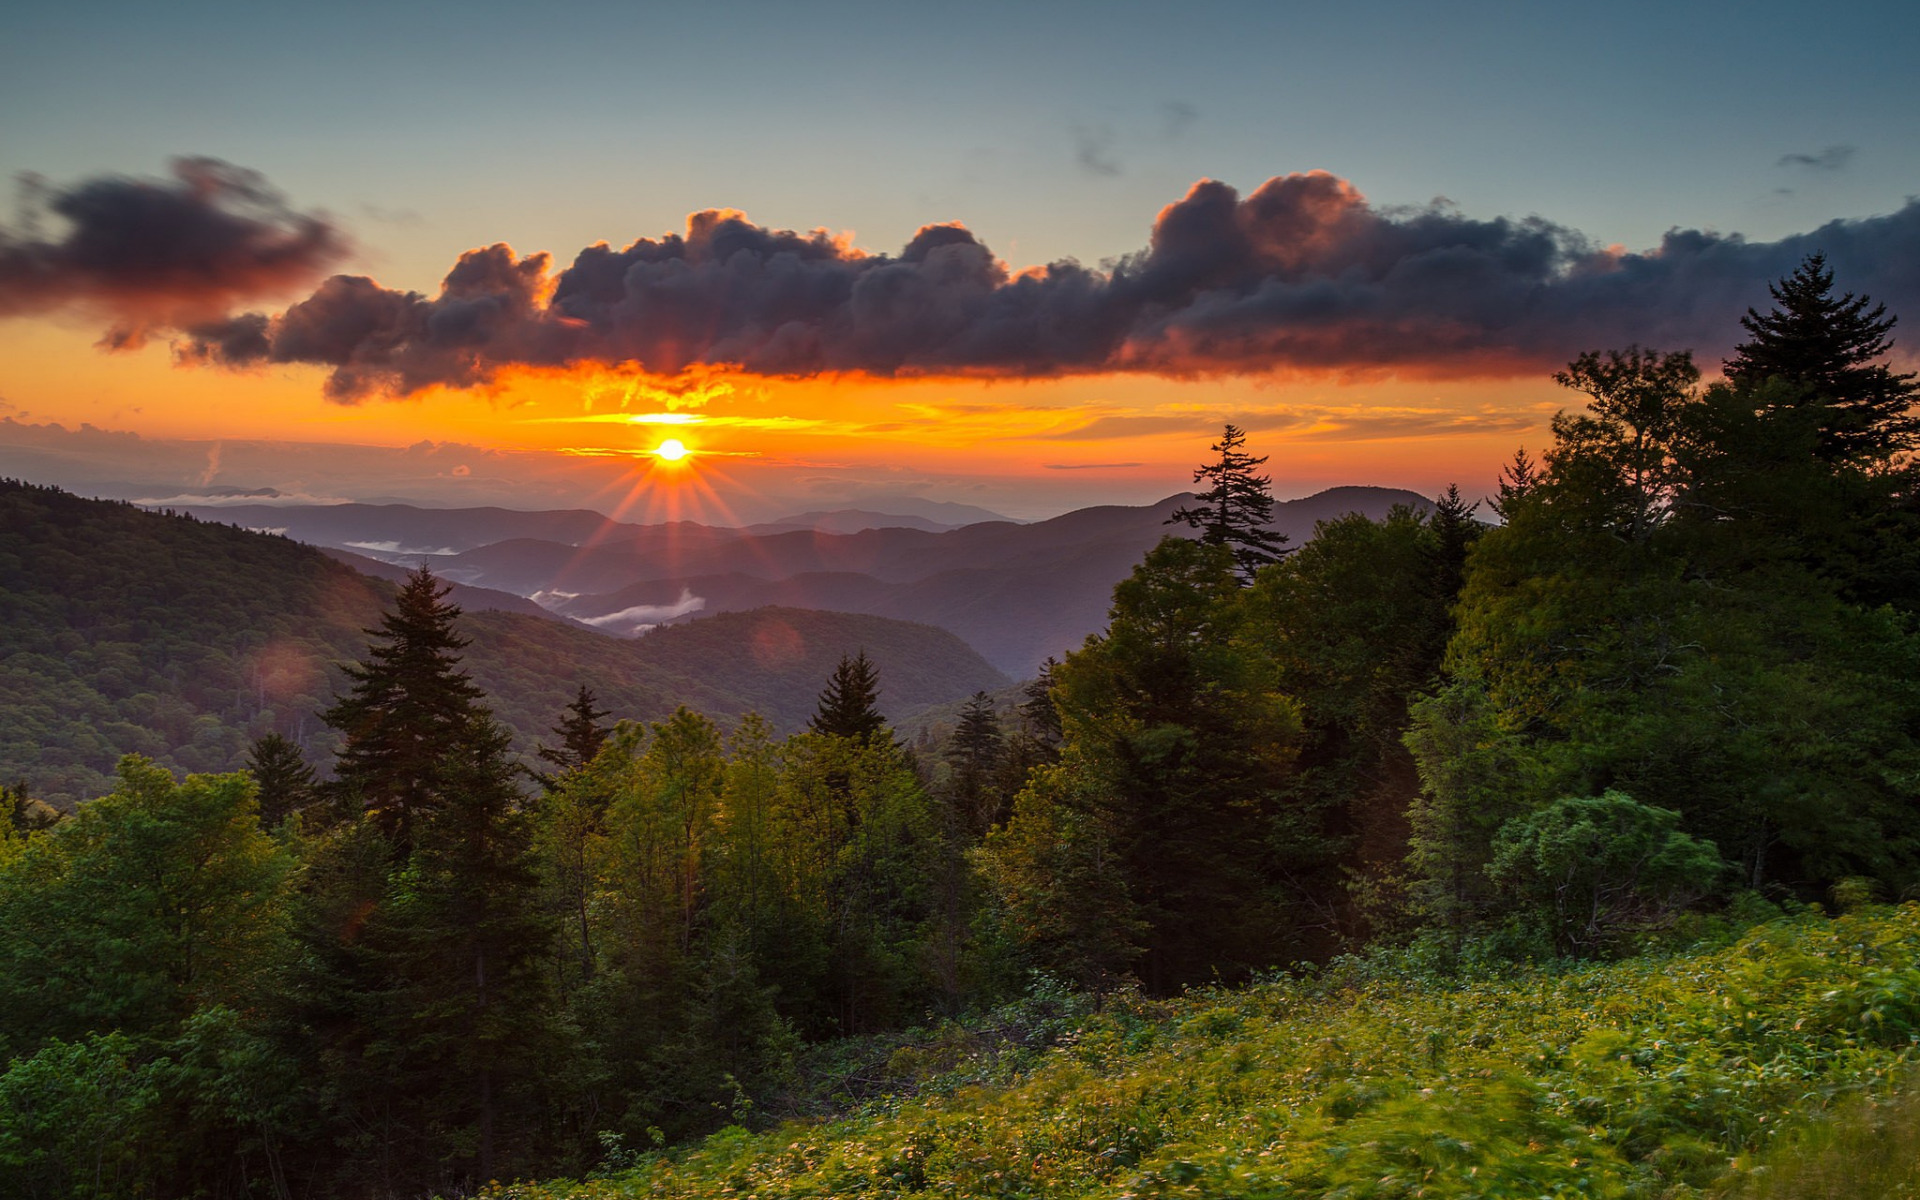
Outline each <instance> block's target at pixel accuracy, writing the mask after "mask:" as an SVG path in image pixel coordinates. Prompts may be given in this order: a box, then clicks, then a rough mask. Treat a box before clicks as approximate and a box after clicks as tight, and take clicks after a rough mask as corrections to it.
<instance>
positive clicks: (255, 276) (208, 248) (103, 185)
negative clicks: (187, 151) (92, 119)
mask: <svg viewBox="0 0 1920 1200" xmlns="http://www.w3.org/2000/svg"><path fill="white" fill-rule="evenodd" d="M172 167H173V177H172V178H171V179H135V178H130V177H126V176H118V175H113V176H106V177H103V178H98V179H89V180H85V181H82V182H80V183H77V184H74V185H73V186H71V187H67V188H52V187H49V186H48V185H46V184H45V183H44V181H41V180H39V179H37V178H29V179H26V180H23V185H24V187H23V193H24V197H25V201H26V204H25V212H24V214H23V216H22V219H21V221H20V225H19V227H18V228H15V229H4V228H0V316H17V315H21V314H27V313H39V312H49V311H53V310H56V309H64V308H80V309H83V310H86V311H88V312H92V313H96V314H100V315H104V316H107V317H108V318H110V319H112V320H114V321H115V322H116V325H115V327H114V329H113V330H111V331H110V332H109V333H108V334H107V336H106V337H105V339H103V343H104V344H105V345H107V346H109V347H110V348H118V347H122V346H127V345H133V344H137V343H138V342H139V341H140V340H141V338H142V336H143V334H144V332H145V331H146V330H147V329H148V328H150V327H154V326H167V327H172V328H179V327H182V326H185V325H189V324H192V323H194V322H196V321H205V320H209V319H211V318H214V317H217V316H219V315H222V314H224V313H225V312H227V311H228V310H229V309H231V308H232V307H233V306H234V305H236V304H241V303H246V302H252V301H258V300H260V299H263V298H266V297H270V296H276V295H281V294H284V293H286V292H289V291H292V290H295V289H298V288H301V287H304V286H307V285H310V284H311V283H312V281H313V280H314V279H315V278H317V277H318V276H320V275H321V274H322V273H323V272H324V271H325V270H326V269H327V268H328V267H330V266H332V265H333V264H334V263H335V262H336V261H337V260H338V259H340V258H341V257H342V256H343V255H344V254H345V253H346V251H347V241H346V238H345V237H344V235H342V234H341V232H340V231H339V230H338V229H336V228H335V227H334V226H333V225H332V224H331V223H329V222H328V221H327V220H326V219H325V218H324V217H321V216H318V215H315V214H311V213H299V212H295V211H293V210H292V209H290V208H288V207H287V204H286V202H285V200H284V199H282V198H281V196H280V195H279V194H278V193H277V192H275V191H274V190H273V189H272V188H270V187H268V186H267V183H266V181H265V179H264V178H262V177H261V176H260V175H259V174H257V173H255V172H253V171H248V170H244V169H242V168H240V167H236V166H233V165H231V164H229V163H224V162H221V161H219V160H217V159H211V158H182V159H176V160H174V162H173V164H172ZM48 217H53V218H58V219H59V221H61V222H63V223H64V225H65V229H64V231H63V232H62V233H61V234H60V235H59V236H58V237H57V238H50V237H47V236H45V235H44V234H43V232H42V227H43V226H44V225H45V224H47V223H48V220H47V219H48Z"/></svg>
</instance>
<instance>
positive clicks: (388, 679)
mask: <svg viewBox="0 0 1920 1200" xmlns="http://www.w3.org/2000/svg"><path fill="white" fill-rule="evenodd" d="M450 590H451V589H449V588H447V587H445V586H442V584H441V583H440V581H439V580H437V579H435V578H434V577H433V574H432V572H430V571H428V570H427V569H426V568H425V567H421V568H420V569H419V570H418V571H415V572H414V573H413V574H412V575H409V576H408V577H407V581H406V583H405V584H404V585H402V587H401V589H400V593H399V595H398V596H397V597H395V600H394V607H393V611H391V612H389V613H387V614H386V615H384V616H383V617H381V619H380V626H379V628H377V629H369V630H367V633H368V634H369V635H370V636H372V637H373V638H375V639H377V640H376V642H375V643H374V644H372V645H370V646H369V647H368V648H367V661H365V662H364V663H356V664H352V665H350V666H348V667H347V677H348V678H349V679H351V680H352V681H353V689H352V691H351V692H349V693H348V694H347V695H346V696H345V697H343V698H341V699H339V700H337V701H335V703H334V704H333V706H332V707H331V708H329V709H327V711H326V712H324V713H322V714H321V720H323V721H325V722H326V723H327V724H328V725H331V726H333V728H335V729H337V730H339V731H340V732H341V734H342V735H343V737H344V739H345V740H344V741H343V743H342V744H341V747H340V751H339V755H338V756H337V758H336V759H335V761H334V773H335V775H336V776H337V778H338V780H339V784H340V786H341V787H342V788H344V789H345V790H346V791H347V792H348V793H350V796H351V798H352V799H354V800H356V801H357V802H358V803H359V804H360V805H361V806H363V807H364V809H365V810H366V812H367V813H368V814H369V815H370V816H372V817H373V819H374V820H375V821H376V822H377V823H378V824H379V825H380V827H381V829H382V830H384V831H385V832H386V833H387V835H388V836H389V837H390V838H392V839H393V841H394V843H395V845H396V846H398V847H400V848H401V849H402V851H404V850H405V849H406V848H407V847H409V846H410V845H411V844H412V839H413V830H414V827H415V826H416V825H418V824H419V823H420V822H421V821H422V820H423V819H425V818H426V817H427V816H429V815H431V813H432V812H433V811H434V810H436V809H437V808H439V807H440V806H441V805H442V803H443V802H444V798H445V797H444V791H445V785H446V783H447V780H446V778H445V775H446V771H447V768H448V765H449V763H450V762H451V761H453V758H450V755H451V753H452V751H453V750H454V748H455V747H457V746H460V745H462V744H464V743H466V742H468V741H470V740H471V739H472V737H473V736H474V734H475V733H476V731H477V730H478V729H479V728H480V726H481V724H482V719H483V718H484V719H485V720H487V721H490V720H491V716H490V714H488V713H487V710H486V709H485V708H484V707H482V705H481V703H480V698H481V692H480V689H479V687H478V686H476V685H475V684H474V682H473V680H472V679H470V678H469V677H468V676H467V673H466V672H465V671H463V670H461V669H460V665H459V664H460V651H461V650H463V649H465V648H466V646H467V639H466V638H464V637H462V636H460V635H459V634H458V633H456V632H455V631H454V621H455V620H457V619H458V618H459V616H460V608H459V606H458V605H455V604H449V603H448V602H447V593H448V591H450ZM454 757H457V756H454Z"/></svg>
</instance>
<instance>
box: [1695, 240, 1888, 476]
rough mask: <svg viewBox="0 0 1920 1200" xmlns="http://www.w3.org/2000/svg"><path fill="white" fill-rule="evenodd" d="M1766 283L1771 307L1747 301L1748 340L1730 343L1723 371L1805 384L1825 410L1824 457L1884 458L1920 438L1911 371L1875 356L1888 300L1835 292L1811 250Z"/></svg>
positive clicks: (1748, 379)
mask: <svg viewBox="0 0 1920 1200" xmlns="http://www.w3.org/2000/svg"><path fill="white" fill-rule="evenodd" d="M1767 290H1768V291H1769V292H1770V293H1772V295H1773V300H1774V308H1773V311H1771V312H1767V313H1761V312H1759V311H1757V310H1755V309H1751V308H1749V309H1748V310H1747V315H1746V316H1744V317H1742V318H1740V324H1741V327H1742V328H1744V329H1745V330H1746V331H1747V332H1748V333H1749V334H1750V335H1752V338H1753V340H1752V341H1748V342H1742V343H1741V344H1740V345H1739V346H1736V347H1735V348H1734V357H1733V358H1732V359H1730V360H1728V362H1727V364H1726V374H1727V378H1728V379H1729V380H1730V381H1733V382H1735V383H1747V384H1761V383H1765V382H1766V381H1767V379H1769V378H1770V377H1778V378H1781V379H1784V380H1786V381H1788V382H1789V383H1794V384H1798V385H1799V386H1801V387H1803V388H1805V389H1806V400H1805V402H1807V403H1812V404H1816V405H1818V406H1819V407H1820V408H1821V409H1822V410H1823V419H1822V421H1821V430H1820V434H1821V436H1820V443H1819V446H1818V449H1817V453H1818V454H1819V456H1820V457H1822V458H1824V459H1828V460H1830V461H1849V462H1863V461H1885V460H1887V459H1889V458H1891V457H1892V456H1893V455H1894V454H1896V453H1898V452H1899V451H1902V450H1911V449H1913V448H1914V447H1915V446H1916V445H1920V417H1916V416H1915V415H1914V413H1913V411H1912V410H1913V405H1914V402H1915V400H1916V398H1920V386H1916V384H1915V382H1914V378H1915V377H1914V375H1913V374H1912V373H1911V372H1908V373H1905V374H1901V373H1897V372H1895V371H1894V370H1892V368H1890V367H1888V366H1887V365H1886V363H1884V362H1881V361H1878V360H1880V359H1883V358H1884V357H1885V356H1886V355H1887V352H1888V351H1890V350H1891V349H1892V348H1893V340H1892V339H1891V338H1890V337H1889V336H1888V335H1889V334H1890V333H1891V332H1892V330H1893V326H1894V323H1895V321H1896V318H1894V317H1890V316H1888V315H1887V308H1886V305H1884V304H1873V301H1872V299H1871V298H1870V297H1867V296H1856V295H1854V294H1853V293H1852V292H1847V293H1845V294H1844V295H1841V296H1839V297H1835V296H1834V295H1833V272H1832V271H1831V270H1830V269H1828V267H1827V260H1826V256H1825V255H1824V254H1810V255H1808V256H1807V257H1806V258H1805V259H1804V260H1802V261H1801V263H1800V265H1799V266H1798V267H1796V268H1794V271H1793V273H1792V274H1791V275H1788V276H1787V277H1786V278H1785V279H1782V280H1781V281H1780V282H1778V283H1773V284H1769V285H1767ZM1870 304H1873V307H1872V308H1869V307H1868V305H1870Z"/></svg>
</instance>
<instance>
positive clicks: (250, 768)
mask: <svg viewBox="0 0 1920 1200" xmlns="http://www.w3.org/2000/svg"><path fill="white" fill-rule="evenodd" d="M246 769H247V774H249V775H251V776H253V784H254V788H255V791H256V793H257V795H258V797H259V802H260V823H261V824H262V825H264V826H266V827H267V828H269V829H271V828H273V827H274V826H276V825H278V824H279V823H280V822H282V821H284V820H286V819H287V818H288V817H289V816H291V815H293V814H294V813H297V812H300V811H302V810H303V809H306V808H309V807H311V806H312V805H314V804H316V803H318V802H319V800H320V780H319V777H318V776H317V775H315V774H314V770H313V767H312V766H310V765H309V764H308V763H307V758H306V755H304V754H302V753H300V747H299V746H298V745H296V744H295V743H293V742H291V741H288V740H287V739H286V738H283V737H281V736H280V735H279V734H277V733H269V734H267V735H266V736H264V737H260V738H256V739H254V743H253V748H252V749H250V750H249V751H247V768H246Z"/></svg>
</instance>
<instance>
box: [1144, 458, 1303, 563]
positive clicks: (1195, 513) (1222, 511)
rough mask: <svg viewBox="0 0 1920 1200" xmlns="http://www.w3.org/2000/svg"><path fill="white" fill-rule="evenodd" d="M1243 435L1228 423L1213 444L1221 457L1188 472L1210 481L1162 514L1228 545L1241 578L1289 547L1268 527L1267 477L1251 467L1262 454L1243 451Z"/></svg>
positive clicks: (1170, 521)
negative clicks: (1183, 504)
mask: <svg viewBox="0 0 1920 1200" xmlns="http://www.w3.org/2000/svg"><path fill="white" fill-rule="evenodd" d="M1246 441H1247V435H1246V434H1245V433H1244V432H1242V431H1241V430H1240V429H1239V428H1237V427H1236V426H1233V425H1228V426H1227V427H1226V432H1225V433H1224V434H1223V435H1222V436H1221V438H1220V440H1219V441H1218V442H1216V443H1214V445H1213V451H1214V453H1216V454H1218V455H1219V456H1220V461H1218V462H1215V463H1209V464H1207V465H1205V466H1202V467H1199V468H1198V469H1196V470H1195V471H1194V473H1193V481H1194V482H1195V483H1198V482H1200V481H1201V480H1202V479H1205V480H1209V481H1211V482H1212V484H1213V486H1212V487H1211V488H1208V489H1207V490H1206V491H1204V492H1201V493H1200V494H1199V495H1198V496H1197V497H1195V498H1196V499H1197V500H1198V501H1199V504H1197V505H1195V506H1194V507H1191V508H1179V509H1176V510H1174V513H1173V515H1172V516H1170V517H1168V518H1167V524H1169V525H1172V524H1174V523H1175V522H1176V521H1185V522H1186V523H1187V524H1188V525H1190V526H1192V527H1193V528H1195V529H1198V530H1200V540H1201V541H1203V542H1205V543H1206V544H1207V545H1209V546H1230V547H1232V548H1233V558H1234V562H1235V563H1236V564H1237V566H1238V569H1239V573H1240V578H1241V581H1242V582H1247V581H1250V580H1252V578H1253V573H1254V572H1255V571H1257V570H1259V569H1260V568H1261V567H1263V566H1265V565H1266V564H1268V563H1271V562H1278V561H1279V560H1280V557H1281V556H1282V555H1284V554H1286V553H1287V552H1288V551H1287V547H1286V545H1285V543H1286V540H1287V538H1286V535H1285V534H1280V533H1275V532H1273V531H1272V530H1271V529H1268V528H1267V526H1268V525H1270V524H1271V523H1272V522H1273V495H1272V493H1271V492H1270V491H1269V490H1268V487H1269V484H1270V483H1271V482H1272V481H1271V480H1270V479H1269V478H1268V477H1267V476H1265V475H1255V474H1254V473H1253V472H1254V468H1256V467H1258V466H1260V465H1261V464H1262V463H1264V462H1266V461H1267V460H1266V457H1265V456H1262V457H1260V458H1255V457H1254V456H1253V455H1251V454H1247V453H1244V452H1243V451H1242V450H1241V449H1240V447H1241V446H1243V445H1245V444H1246Z"/></svg>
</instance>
